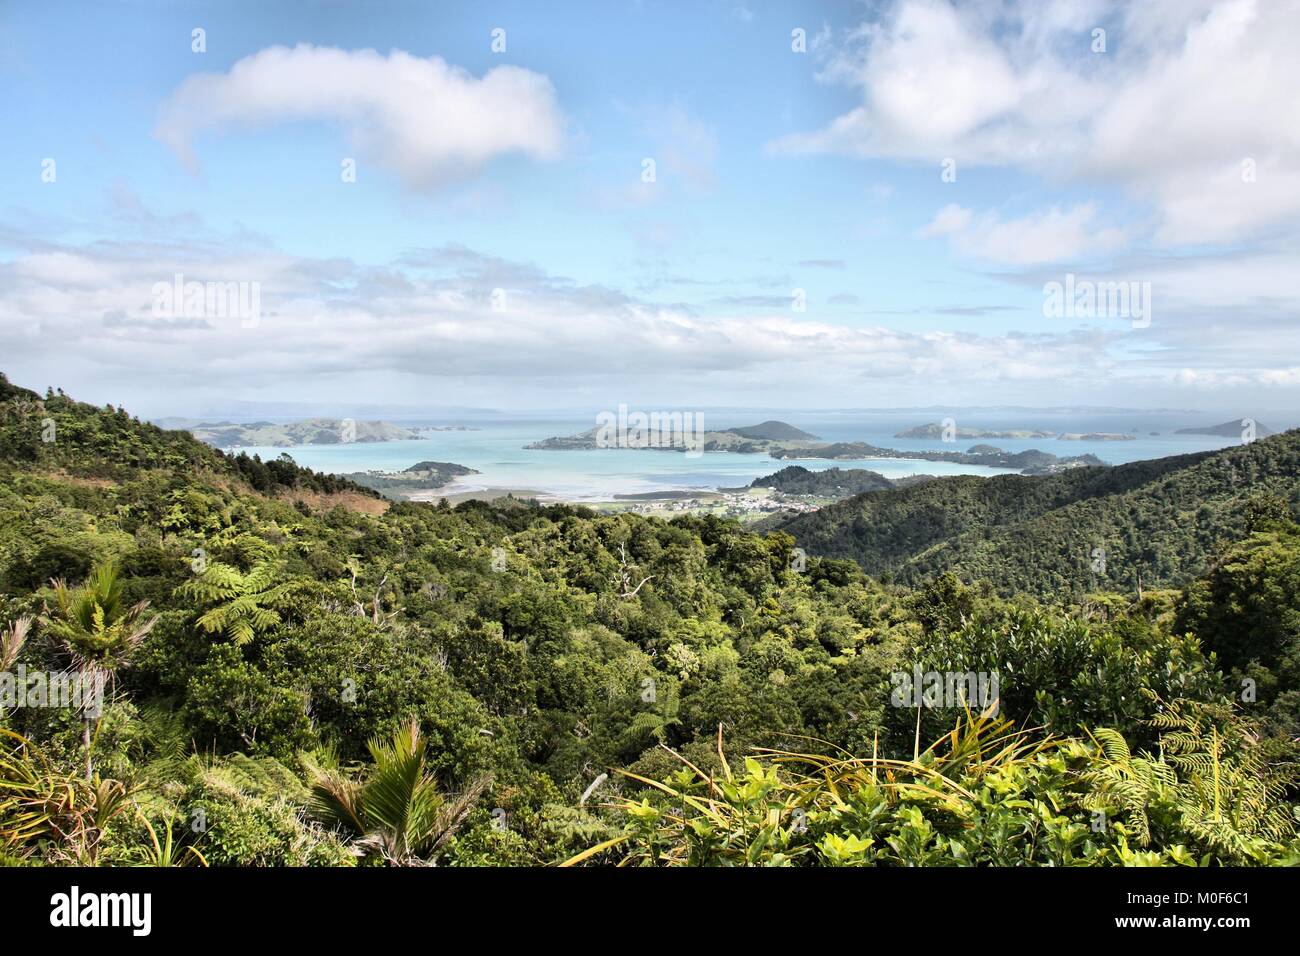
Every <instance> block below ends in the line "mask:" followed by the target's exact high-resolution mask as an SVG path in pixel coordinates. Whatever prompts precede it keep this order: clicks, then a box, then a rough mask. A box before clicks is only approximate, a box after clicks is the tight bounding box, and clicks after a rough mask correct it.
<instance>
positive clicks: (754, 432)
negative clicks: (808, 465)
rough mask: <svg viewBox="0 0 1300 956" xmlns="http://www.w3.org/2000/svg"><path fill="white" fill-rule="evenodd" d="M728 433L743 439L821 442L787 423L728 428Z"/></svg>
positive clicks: (766, 423) (772, 422) (774, 422)
mask: <svg viewBox="0 0 1300 956" xmlns="http://www.w3.org/2000/svg"><path fill="white" fill-rule="evenodd" d="M726 431H729V432H731V433H732V434H733V435H739V436H740V437H741V438H759V439H764V440H766V441H819V439H818V437H817V436H816V435H810V434H809V433H808V432H806V431H803V430H802V429H799V428H795V427H794V426H793V425H791V424H788V423H787V422H778V421H766V422H760V423H759V424H757V425H746V426H744V427H742V428H728V429H726Z"/></svg>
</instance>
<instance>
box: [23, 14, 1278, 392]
mask: <svg viewBox="0 0 1300 956" xmlns="http://www.w3.org/2000/svg"><path fill="white" fill-rule="evenodd" d="M1297 50H1300V0H1156V2H1148V3H1141V4H1129V3H1113V2H1107V0H1072V2H1059V0H1023V2H1020V0H969V2H962V3H958V4H951V3H948V2H947V0H883V2H871V3H854V2H847V0H844V2H777V0H772V2H766V3H760V2H758V0H719V2H714V0H696V2H689V3H688V2H666V0H664V2H655V0H641V2H632V0H606V2H599V3H597V2H563V0H558V2H548V3H546V4H539V3H535V2H520V3H496V2H472V3H471V2H430V0H423V2H416V3H364V2H354V3H339V2H297V3H277V2H266V0H262V2H239V0H234V2H223V3H219V4H218V3H210V4H209V3H185V2H168V3H161V2H159V3H145V2H134V3H102V4H84V3H72V2H59V0H43V2H39V3H36V2H12V0H9V2H3V3H0V117H2V118H3V119H2V123H3V125H2V126H0V129H3V134H4V135H3V136H2V137H0V371H4V372H5V373H6V374H8V375H9V377H10V378H11V379H12V380H14V381H16V382H19V383H21V384H24V385H27V386H29V387H35V388H39V389H42V390H43V389H44V388H45V387H46V386H56V387H61V388H63V389H65V390H66V391H67V392H68V393H70V394H72V395H74V396H76V397H79V398H84V399H86V400H89V401H95V402H99V403H103V402H112V403H114V404H125V405H126V406H127V407H128V408H130V409H132V410H136V411H139V412H140V413H141V414H148V415H151V416H161V415H186V414H191V413H193V412H194V411H195V410H196V409H200V408H211V407H213V406H214V403H215V404H216V405H220V403H221V402H222V401H230V402H276V401H291V400H292V401H301V402H313V401H320V402H323V401H337V400H338V399H339V398H340V397H341V396H347V397H355V400H356V401H357V402H358V403H365V404H400V405H406V406H412V407H420V408H444V407H457V406H466V407H480V408H481V407H490V408H498V409H502V410H538V409H557V410H558V409H579V408H581V409H612V408H616V407H617V406H618V405H619V404H628V405H630V406H632V407H634V408H645V409H657V408H692V407H696V408H706V407H717V406H720V405H725V406H728V407H746V406H748V407H762V408H780V407H788V408H791V409H810V408H856V407H880V406H889V407H895V406H903V405H935V404H952V405H993V404H1020V405H1044V406H1059V405H1091V406H1129V407H1145V408H1153V407H1175V408H1213V409H1227V410H1230V411H1232V412H1233V413H1242V414H1245V413H1249V412H1252V411H1254V410H1256V409H1297V408H1300V400H1298V399H1300V322H1298V321H1297V319H1300V268H1298V266H1300V108H1298V107H1297V102H1296V90H1297V89H1300V56H1297V54H1296V51H1297ZM178 276H179V277H180V278H179V279H178V278H177V277H178ZM178 282H179V283H180V284H181V289H182V293H183V294H182V296H181V297H180V301H176V299H175V297H174V296H172V295H169V294H168V292H169V290H173V289H175V288H176V284H177V283H178ZM187 284H189V285H188V286H187ZM194 289H197V290H198V294H197V297H194V296H191V294H190V292H191V290H194ZM1121 289H1122V290H1123V291H1124V292H1125V293H1129V292H1131V295H1129V296H1127V297H1126V298H1127V301H1121V300H1120V299H1119V298H1118V294H1119V290H1121ZM225 290H237V291H238V292H239V293H241V294H242V296H243V298H242V299H241V298H232V299H231V304H232V308H231V309H226V310H223V309H221V308H220V305H221V302H220V299H221V293H222V292H223V291H225ZM1061 290H1069V291H1068V293H1066V295H1067V297H1068V298H1069V302H1068V303H1067V305H1068V307H1067V308H1064V309H1062V308H1054V307H1053V305H1052V302H1053V296H1054V295H1056V294H1057V293H1058V292H1060V291H1061ZM1092 290H1101V291H1102V292H1103V293H1105V291H1106V290H1109V294H1110V296H1111V299H1110V305H1111V306H1112V307H1113V308H1110V309H1107V308H1105V307H1104V306H1105V301H1104V300H1105V299H1106V295H1105V294H1103V295H1102V296H1101V300H1102V307H1100V308H1098V307H1097V301H1098V300H1091V301H1090V298H1089V296H1088V292H1089V291H1092ZM214 295H215V296H216V298H215V299H214V298H213V296H214ZM1055 301H1056V303H1057V305H1058V306H1059V305H1060V302H1061V301H1062V300H1061V299H1060V298H1059V296H1058V298H1057V299H1056V300H1055ZM232 312H233V313H234V314H231V313H232Z"/></svg>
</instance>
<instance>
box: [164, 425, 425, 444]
mask: <svg viewBox="0 0 1300 956" xmlns="http://www.w3.org/2000/svg"><path fill="white" fill-rule="evenodd" d="M185 430H186V431H188V432H189V433H190V434H192V435H193V436H194V437H195V438H197V439H199V441H202V442H206V443H207V444H209V445H212V446H213V447H214V448H249V447H265V446H270V447H275V448H286V447H289V448H291V447H293V446H295V445H340V444H346V443H349V442H358V443H366V442H379V441H410V440H412V439H416V438H419V437H420V434H419V433H418V432H416V431H414V430H412V429H410V428H402V427H401V426H399V425H394V424H392V423H390V422H358V421H352V420H351V419H342V418H307V419H303V420H302V421H297V422H286V423H283V424H276V423H274V422H249V423H245V424H238V423H235V422H196V423H193V424H187V425H185Z"/></svg>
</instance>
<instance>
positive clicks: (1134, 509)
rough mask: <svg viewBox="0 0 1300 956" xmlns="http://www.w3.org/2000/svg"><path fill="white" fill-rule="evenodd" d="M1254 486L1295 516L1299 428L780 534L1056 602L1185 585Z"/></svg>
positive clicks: (834, 510)
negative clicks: (1096, 592) (1106, 591)
mask: <svg viewBox="0 0 1300 956" xmlns="http://www.w3.org/2000/svg"><path fill="white" fill-rule="evenodd" d="M1262 492H1271V493H1273V494H1276V495H1277V496H1278V497H1280V498H1281V499H1283V500H1285V501H1286V502H1287V503H1288V504H1289V505H1290V506H1291V508H1292V510H1293V511H1295V510H1298V509H1300V431H1288V432H1284V433H1282V434H1281V435H1276V436H1273V437H1270V438H1266V439H1261V440H1259V441H1256V442H1252V443H1250V444H1248V445H1242V446H1239V447H1234V448H1229V449H1225V450H1223V451H1216V452H1203V453H1199V454H1192V455H1178V456H1175V457H1170V458H1160V459H1156V460H1153V461H1137V462H1132V463H1129V464H1125V465H1118V466H1115V467H1113V468H1104V469H1103V468H1076V469H1072V470H1069V471H1065V472H1062V473H1060V474H1055V475H1050V476H1046V477H1024V476H1015V475H1007V476H1000V477H996V478H977V477H970V476H958V477H947V478H936V479H934V480H932V481H928V482H925V483H924V484H920V485H914V486H912V487H908V488H896V489H888V490H882V491H873V492H869V493H866V494H862V495H858V496H857V497H854V498H850V499H847V500H845V501H841V502H837V503H836V504H832V505H829V506H827V507H824V508H822V509H821V510H820V511H817V512H815V513H809V514H802V515H798V516H794V517H791V518H783V519H781V520H780V521H779V522H778V523H777V526H779V527H780V529H781V530H784V531H787V532H789V533H790V534H792V535H794V536H795V538H796V539H797V541H798V543H799V545H800V546H801V547H803V548H804V549H806V550H807V551H808V553H809V554H814V555H821V556H826V557H835V558H852V559H854V560H856V561H857V562H858V563H860V564H861V565H862V567H863V568H865V569H866V570H867V571H868V572H869V573H871V574H877V575H878V574H885V573H890V574H892V575H893V576H894V577H895V578H896V579H898V580H900V581H902V582H906V583H915V582H917V581H920V580H922V579H925V578H927V577H930V576H933V575H935V574H939V573H942V572H945V571H952V572H954V573H956V574H958V575H959V576H961V577H963V578H983V579H987V580H991V581H994V582H996V583H997V585H998V586H999V588H1000V589H1001V590H1003V591H1004V592H1016V591H1024V592H1027V593H1034V594H1037V595H1041V596H1047V595H1056V596H1060V595H1061V594H1062V593H1065V594H1069V593H1081V592H1084V591H1088V590H1093V589H1102V588H1113V589H1123V588H1135V587H1136V585H1137V578H1138V575H1139V574H1141V577H1142V581H1143V583H1144V584H1147V585H1174V584H1181V583H1183V582H1185V581H1187V580H1189V579H1190V578H1191V577H1193V576H1194V575H1196V574H1197V573H1200V572H1202V571H1204V570H1205V568H1206V566H1207V562H1208V560H1209V558H1208V556H1209V555H1210V554H1212V553H1214V551H1215V549H1216V548H1217V546H1219V545H1221V544H1222V543H1224V542H1227V541H1231V540H1236V539H1238V538H1240V537H1241V536H1242V535H1243V533H1244V529H1245V527H1246V525H1247V521H1246V516H1245V515H1246V503H1247V501H1248V500H1249V499H1250V498H1252V496H1255V495H1258V494H1260V493H1262ZM1098 549H1101V550H1098ZM1099 558H1104V561H1101V562H1100V563H1099V561H1098V559H1099ZM1094 566H1099V567H1102V568H1104V570H1103V571H1101V572H1100V573H1098V572H1096V571H1094V570H1093V567H1094Z"/></svg>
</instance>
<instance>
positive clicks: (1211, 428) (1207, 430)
mask: <svg viewBox="0 0 1300 956" xmlns="http://www.w3.org/2000/svg"><path fill="white" fill-rule="evenodd" d="M1243 421H1249V419H1241V418H1234V419H1233V420H1232V421H1228V422H1224V423H1223V424H1222V425H1206V426H1204V427H1202V428H1180V429H1178V430H1177V431H1176V432H1174V434H1175V435H1214V436H1215V437H1217V438H1240V437H1241V434H1242V432H1243V431H1244V430H1245V427H1246V426H1245V425H1243V424H1242V422H1243ZM1273 434H1276V432H1274V431H1273V429H1271V428H1269V427H1267V426H1265V425H1262V424H1261V423H1259V422H1255V437H1256V438H1267V437H1268V436H1269V435H1273Z"/></svg>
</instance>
